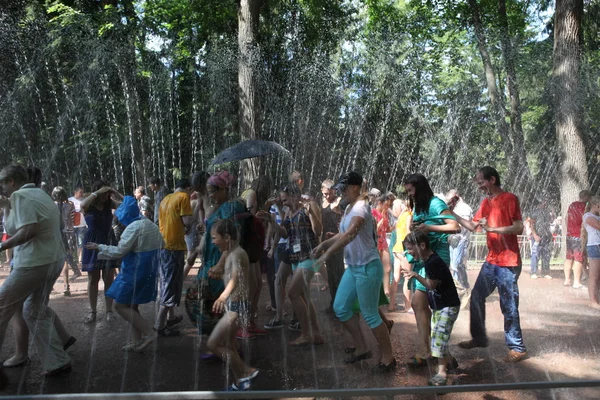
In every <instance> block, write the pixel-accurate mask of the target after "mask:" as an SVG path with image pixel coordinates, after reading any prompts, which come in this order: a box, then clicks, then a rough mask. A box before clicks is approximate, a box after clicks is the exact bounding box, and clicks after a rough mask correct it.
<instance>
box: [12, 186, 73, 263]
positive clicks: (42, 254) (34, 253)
mask: <svg viewBox="0 0 600 400" xmlns="http://www.w3.org/2000/svg"><path fill="white" fill-rule="evenodd" d="M25 186H28V185H25ZM25 186H24V187H23V188H21V189H19V190H17V191H16V192H14V193H13V194H12V195H11V196H10V207H11V212H10V214H9V216H8V218H7V219H6V232H7V233H8V234H9V235H10V236H14V235H15V234H16V233H17V231H18V230H19V229H21V228H22V227H23V226H25V225H30V224H35V223H37V229H36V233H35V236H34V237H33V239H31V240H30V241H28V242H26V243H23V244H22V245H20V246H17V247H15V250H16V251H15V253H14V254H15V256H14V261H15V263H14V265H15V268H32V267H37V266H40V265H47V264H51V263H53V262H56V261H59V260H61V259H62V258H64V256H65V252H64V244H63V241H62V235H61V232H60V215H59V212H58V207H56V204H54V202H53V201H52V199H51V198H50V196H48V194H47V193H46V192H44V191H43V190H42V189H38V188H35V187H27V188H25Z"/></svg>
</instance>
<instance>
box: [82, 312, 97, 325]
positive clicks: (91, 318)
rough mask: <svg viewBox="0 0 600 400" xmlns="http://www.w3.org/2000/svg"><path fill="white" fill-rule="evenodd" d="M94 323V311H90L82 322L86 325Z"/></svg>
mask: <svg viewBox="0 0 600 400" xmlns="http://www.w3.org/2000/svg"><path fill="white" fill-rule="evenodd" d="M95 321H96V311H90V312H89V313H88V315H87V316H86V317H85V319H84V320H83V322H85V323H86V324H91V323H92V322H95Z"/></svg>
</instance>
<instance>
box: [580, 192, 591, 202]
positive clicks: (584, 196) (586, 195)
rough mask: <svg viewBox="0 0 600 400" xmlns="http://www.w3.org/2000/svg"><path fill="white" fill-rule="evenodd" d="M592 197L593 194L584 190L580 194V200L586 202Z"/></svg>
mask: <svg viewBox="0 0 600 400" xmlns="http://www.w3.org/2000/svg"><path fill="white" fill-rule="evenodd" d="M590 197H592V192H590V191H589V190H582V191H581V192H579V200H586V199H589V198H590Z"/></svg>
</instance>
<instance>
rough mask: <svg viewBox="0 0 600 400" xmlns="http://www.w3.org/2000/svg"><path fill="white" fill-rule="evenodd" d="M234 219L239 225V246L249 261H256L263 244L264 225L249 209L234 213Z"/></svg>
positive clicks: (258, 259) (259, 256) (260, 254)
mask: <svg viewBox="0 0 600 400" xmlns="http://www.w3.org/2000/svg"><path fill="white" fill-rule="evenodd" d="M234 221H235V222H236V223H237V224H238V225H239V226H240V228H241V234H240V246H242V248H243V249H244V250H245V251H246V253H247V254H248V260H249V261H250V263H257V262H259V261H260V258H261V256H262V251H263V247H264V245H265V226H264V225H263V222H262V221H261V220H260V219H259V218H256V217H255V216H254V214H252V213H251V212H250V211H246V212H244V213H239V214H235V216H234Z"/></svg>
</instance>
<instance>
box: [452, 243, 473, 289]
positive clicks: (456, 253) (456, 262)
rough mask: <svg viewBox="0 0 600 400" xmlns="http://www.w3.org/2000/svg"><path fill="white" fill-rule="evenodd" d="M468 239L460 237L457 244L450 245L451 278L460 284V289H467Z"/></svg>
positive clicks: (468, 286)
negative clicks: (454, 245)
mask: <svg viewBox="0 0 600 400" xmlns="http://www.w3.org/2000/svg"><path fill="white" fill-rule="evenodd" d="M468 247H469V239H461V240H460V242H458V246H456V247H452V246H450V272H452V278H453V279H454V280H455V281H456V282H457V283H458V284H459V285H460V286H461V288H462V289H469V288H470V287H471V286H470V285H469V279H468V278H467V248H468Z"/></svg>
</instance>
